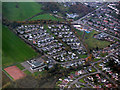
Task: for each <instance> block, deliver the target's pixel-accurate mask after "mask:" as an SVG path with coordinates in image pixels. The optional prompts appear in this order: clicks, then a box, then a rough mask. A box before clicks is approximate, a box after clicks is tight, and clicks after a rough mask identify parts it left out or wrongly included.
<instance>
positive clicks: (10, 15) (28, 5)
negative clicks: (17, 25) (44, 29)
mask: <svg viewBox="0 0 120 90" xmlns="http://www.w3.org/2000/svg"><path fill="white" fill-rule="evenodd" d="M2 5H3V7H2V8H3V9H2V12H3V17H6V18H7V19H9V20H16V21H19V20H20V21H22V20H25V19H27V18H29V17H31V16H33V15H35V14H37V13H39V12H42V10H41V7H42V5H41V4H39V3H37V2H3V3H2Z"/></svg>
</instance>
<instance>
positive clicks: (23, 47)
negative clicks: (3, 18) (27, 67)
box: [2, 26, 38, 67]
mask: <svg viewBox="0 0 120 90" xmlns="http://www.w3.org/2000/svg"><path fill="white" fill-rule="evenodd" d="M37 55H38V53H36V52H35V51H34V50H33V49H32V48H31V47H30V46H28V45H27V44H26V43H25V42H24V41H23V40H21V39H20V38H19V37H18V36H16V35H15V34H14V33H13V32H12V31H10V30H9V29H8V28H7V27H5V26H3V28H2V65H3V67H6V66H9V65H12V64H16V63H20V62H23V61H25V60H28V59H30V58H33V57H35V56H37Z"/></svg>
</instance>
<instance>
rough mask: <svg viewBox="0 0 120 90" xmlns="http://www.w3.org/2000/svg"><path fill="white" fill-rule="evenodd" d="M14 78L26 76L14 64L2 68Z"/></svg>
mask: <svg viewBox="0 0 120 90" xmlns="http://www.w3.org/2000/svg"><path fill="white" fill-rule="evenodd" d="M4 70H5V71H6V72H7V73H8V74H9V75H10V76H11V77H12V78H13V79H14V80H18V79H20V78H23V77H25V76H26V74H25V73H24V72H22V71H21V70H20V69H19V68H18V67H16V66H10V67H7V68H5V69H4Z"/></svg>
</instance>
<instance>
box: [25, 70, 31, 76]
mask: <svg viewBox="0 0 120 90" xmlns="http://www.w3.org/2000/svg"><path fill="white" fill-rule="evenodd" d="M24 73H25V74H27V75H31V74H32V73H31V72H30V71H28V70H26V71H24Z"/></svg>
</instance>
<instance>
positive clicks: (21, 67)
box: [16, 63, 25, 70]
mask: <svg viewBox="0 0 120 90" xmlns="http://www.w3.org/2000/svg"><path fill="white" fill-rule="evenodd" d="M16 66H17V67H18V68H19V69H20V70H23V69H25V68H24V67H23V66H22V65H21V64H20V63H19V64H16Z"/></svg>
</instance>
